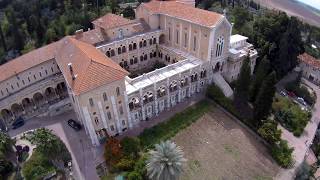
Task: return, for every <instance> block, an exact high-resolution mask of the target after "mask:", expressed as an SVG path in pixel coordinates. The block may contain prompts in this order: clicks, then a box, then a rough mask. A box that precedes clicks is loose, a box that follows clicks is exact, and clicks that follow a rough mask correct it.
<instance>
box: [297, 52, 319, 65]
mask: <svg viewBox="0 0 320 180" xmlns="http://www.w3.org/2000/svg"><path fill="white" fill-rule="evenodd" d="M298 59H299V60H300V61H302V62H304V63H306V64H309V65H311V66H314V67H317V68H320V60H318V59H316V58H314V57H313V56H310V55H309V54H307V53H303V54H300V55H299V56H298Z"/></svg>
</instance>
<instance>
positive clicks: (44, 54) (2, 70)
mask: <svg viewBox="0 0 320 180" xmlns="http://www.w3.org/2000/svg"><path fill="white" fill-rule="evenodd" d="M55 48H56V43H51V44H49V45H46V46H44V47H41V48H38V49H35V50H32V51H30V52H29V53H27V54H24V55H22V56H19V57H17V58H15V59H12V60H10V61H9V62H7V63H5V64H3V65H1V66H0V82H1V81H4V80H6V79H9V78H10V77H12V76H15V75H17V74H19V73H21V72H23V71H25V70H27V69H29V68H32V67H33V66H36V65H38V64H41V63H43V62H45V61H48V60H51V59H54V51H55Z"/></svg>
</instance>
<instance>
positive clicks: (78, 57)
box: [57, 36, 129, 95]
mask: <svg viewBox="0 0 320 180" xmlns="http://www.w3.org/2000/svg"><path fill="white" fill-rule="evenodd" d="M60 48H61V49H62V50H61V51H59V53H58V54H57V63H58V65H59V67H60V69H61V71H62V73H63V76H64V77H65V79H66V81H67V83H68V84H69V86H70V87H71V88H72V90H73V92H74V93H75V95H79V94H81V93H85V92H88V91H89V90H91V89H95V88H97V87H100V86H102V85H104V84H108V83H111V82H114V81H117V80H121V79H123V78H124V77H125V76H127V75H128V74H129V73H128V72H127V71H126V70H124V69H123V68H121V67H120V66H119V65H118V64H117V63H115V62H113V61H112V60H111V59H109V58H108V57H107V56H105V55H104V54H103V53H101V52H100V51H99V50H98V49H96V48H95V47H94V46H92V45H90V44H87V43H84V42H81V41H78V40H76V39H74V38H72V37H70V36H68V37H65V38H64V39H62V40H61V42H60ZM69 63H72V68H73V72H74V74H75V75H76V79H75V80H72V76H71V73H70V70H69V67H68V64H69Z"/></svg>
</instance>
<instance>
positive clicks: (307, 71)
mask: <svg viewBox="0 0 320 180" xmlns="http://www.w3.org/2000/svg"><path fill="white" fill-rule="evenodd" d="M298 60H299V67H300V70H301V71H302V76H303V77H305V78H306V79H308V80H310V81H311V82H313V83H315V84H317V85H320V60H319V59H316V58H314V57H312V56H311V55H309V54H307V53H304V54H301V55H299V56H298Z"/></svg>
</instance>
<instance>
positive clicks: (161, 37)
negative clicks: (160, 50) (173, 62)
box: [159, 34, 166, 44]
mask: <svg viewBox="0 0 320 180" xmlns="http://www.w3.org/2000/svg"><path fill="white" fill-rule="evenodd" d="M165 42H166V39H165V36H164V34H161V35H160V36H159V44H164V43H165Z"/></svg>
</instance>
